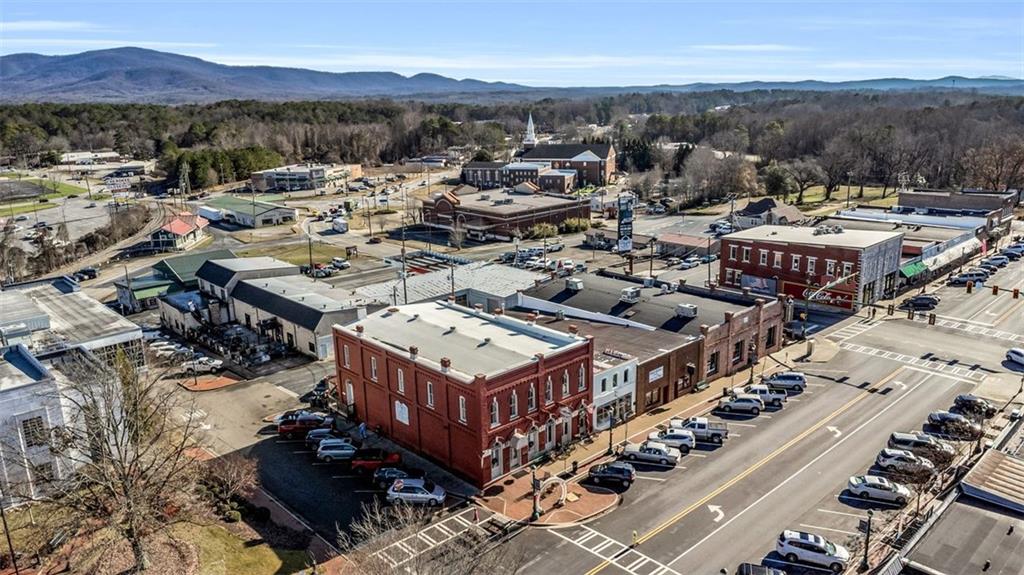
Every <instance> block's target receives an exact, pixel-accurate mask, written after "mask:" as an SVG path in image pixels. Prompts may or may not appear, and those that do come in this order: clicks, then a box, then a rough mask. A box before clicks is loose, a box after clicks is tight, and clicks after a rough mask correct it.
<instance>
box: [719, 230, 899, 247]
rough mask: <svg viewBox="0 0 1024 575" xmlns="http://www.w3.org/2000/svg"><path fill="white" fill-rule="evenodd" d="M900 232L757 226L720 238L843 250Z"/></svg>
mask: <svg viewBox="0 0 1024 575" xmlns="http://www.w3.org/2000/svg"><path fill="white" fill-rule="evenodd" d="M902 235H903V233H902V232H882V231H874V230H848V229H845V228H844V229H843V231H841V232H830V233H819V234H816V233H815V228H812V227H800V226H757V227H754V228H750V229H747V230H743V231H739V232H735V233H731V234H728V235H726V236H722V237H723V238H725V239H729V240H749V241H763V242H779V243H787V244H805V245H818V246H837V247H844V248H866V247H869V246H873V245H875V244H879V243H882V242H884V241H887V240H891V239H893V238H897V237H900V236H902Z"/></svg>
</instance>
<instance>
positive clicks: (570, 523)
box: [527, 487, 622, 529]
mask: <svg viewBox="0 0 1024 575" xmlns="http://www.w3.org/2000/svg"><path fill="white" fill-rule="evenodd" d="M600 489H604V488H603V487H601V488H600ZM607 491H608V492H609V493H614V494H615V501H613V502H611V503H610V504H608V505H606V506H604V507H603V508H601V509H598V510H597V511H595V512H593V513H591V514H590V515H587V516H586V517H583V518H580V519H577V520H576V521H563V522H561V523H529V522H527V527H535V528H537V529H565V528H568V527H574V526H576V525H586V524H587V523H590V522H591V521H594V520H597V519H599V518H601V517H603V516H604V515H607V514H608V513H611V512H612V510H614V509H615V508H617V507H618V506H620V505H622V494H621V493H615V492H614V491H612V490H610V489H608V490H607Z"/></svg>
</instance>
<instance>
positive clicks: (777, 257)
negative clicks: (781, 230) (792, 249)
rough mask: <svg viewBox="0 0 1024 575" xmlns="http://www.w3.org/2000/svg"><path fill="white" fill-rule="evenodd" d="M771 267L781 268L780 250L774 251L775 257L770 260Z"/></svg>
mask: <svg viewBox="0 0 1024 575" xmlns="http://www.w3.org/2000/svg"><path fill="white" fill-rule="evenodd" d="M772 267H773V268H782V252H775V257H774V258H773V261H772Z"/></svg>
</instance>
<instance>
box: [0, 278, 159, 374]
mask: <svg viewBox="0 0 1024 575" xmlns="http://www.w3.org/2000/svg"><path fill="white" fill-rule="evenodd" d="M0 339H2V342H0V343H3V345H13V344H16V343H22V344H24V345H25V346H26V347H27V348H28V349H29V350H30V351H31V352H32V354H34V355H39V354H45V353H49V352H52V351H59V350H64V349H68V348H72V347H75V346H81V347H82V348H84V349H86V350H88V351H90V352H92V353H93V354H94V355H95V356H96V357H97V358H98V359H100V360H101V361H103V362H105V363H108V364H110V365H113V363H114V358H115V356H116V355H117V352H118V351H123V352H124V353H125V355H126V357H127V358H128V359H129V360H130V361H132V362H133V363H134V364H135V365H136V366H138V367H144V366H145V358H144V356H143V353H142V328H140V327H139V326H137V325H135V324H134V323H132V322H130V321H128V320H126V319H125V318H123V317H121V316H120V315H118V314H117V313H116V312H114V311H112V310H111V309H110V308H108V307H107V306H105V305H103V304H102V303H100V302H98V301H96V300H94V299H93V298H91V297H89V296H87V295H86V294H84V293H82V292H81V291H79V287H78V282H76V281H74V280H73V279H71V278H67V277H60V278H55V279H54V278H49V279H42V280H36V281H32V282H24V283H20V284H10V285H6V286H4V288H3V291H0Z"/></svg>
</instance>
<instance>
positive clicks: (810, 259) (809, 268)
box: [807, 256, 818, 275]
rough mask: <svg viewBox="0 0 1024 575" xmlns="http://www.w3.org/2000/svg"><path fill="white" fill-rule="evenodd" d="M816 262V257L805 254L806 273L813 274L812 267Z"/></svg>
mask: <svg viewBox="0 0 1024 575" xmlns="http://www.w3.org/2000/svg"><path fill="white" fill-rule="evenodd" d="M817 263H818V258H815V257H811V256H807V275H814V268H815V267H816V264H817Z"/></svg>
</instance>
